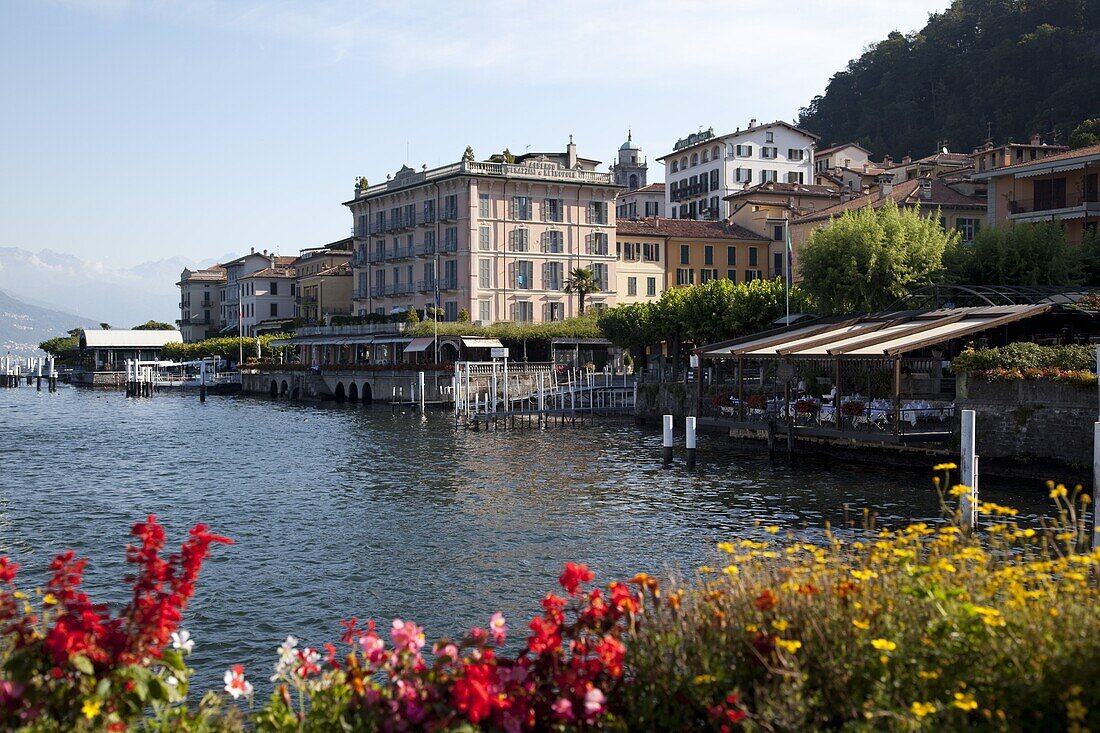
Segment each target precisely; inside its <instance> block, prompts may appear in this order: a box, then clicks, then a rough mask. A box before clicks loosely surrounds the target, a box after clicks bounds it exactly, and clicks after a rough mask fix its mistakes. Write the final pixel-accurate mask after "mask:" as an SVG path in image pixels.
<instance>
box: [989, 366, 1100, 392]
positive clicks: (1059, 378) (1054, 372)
mask: <svg viewBox="0 0 1100 733" xmlns="http://www.w3.org/2000/svg"><path fill="white" fill-rule="evenodd" d="M972 374H973V376H974V377H975V378H977V379H984V380H985V381H987V382H1019V381H1023V380H1031V381H1039V380H1043V381H1049V382H1064V383H1066V384H1072V385H1075V386H1077V387H1082V388H1085V389H1095V388H1096V374H1094V373H1093V372H1086V371H1079V370H1072V369H1056V368H1047V369H1037V368H1029V369H1017V368H1012V369H1002V368H996V369H983V370H979V371H975V372H972Z"/></svg>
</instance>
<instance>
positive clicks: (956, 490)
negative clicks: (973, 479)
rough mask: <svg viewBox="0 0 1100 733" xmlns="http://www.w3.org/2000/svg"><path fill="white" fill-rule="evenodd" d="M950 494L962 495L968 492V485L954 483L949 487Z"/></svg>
mask: <svg viewBox="0 0 1100 733" xmlns="http://www.w3.org/2000/svg"><path fill="white" fill-rule="evenodd" d="M950 493H951V496H962V495H963V494H969V493H970V487H969V486H964V485H963V484H955V485H954V486H952V487H951V492H950Z"/></svg>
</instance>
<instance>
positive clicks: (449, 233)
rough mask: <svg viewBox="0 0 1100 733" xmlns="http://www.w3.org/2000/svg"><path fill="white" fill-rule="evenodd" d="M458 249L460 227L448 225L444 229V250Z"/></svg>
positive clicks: (452, 250)
mask: <svg viewBox="0 0 1100 733" xmlns="http://www.w3.org/2000/svg"><path fill="white" fill-rule="evenodd" d="M457 249H458V227H447V228H446V229H444V230H443V251H444V252H454V251H455V250H457Z"/></svg>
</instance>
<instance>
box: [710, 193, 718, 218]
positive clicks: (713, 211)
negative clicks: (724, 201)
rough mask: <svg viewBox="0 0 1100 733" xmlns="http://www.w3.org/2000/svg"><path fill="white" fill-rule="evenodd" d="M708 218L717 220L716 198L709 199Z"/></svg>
mask: <svg viewBox="0 0 1100 733" xmlns="http://www.w3.org/2000/svg"><path fill="white" fill-rule="evenodd" d="M710 216H711V218H712V219H717V218H718V197H717V196H711V197H710Z"/></svg>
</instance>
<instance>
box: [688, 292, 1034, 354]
mask: <svg viewBox="0 0 1100 733" xmlns="http://www.w3.org/2000/svg"><path fill="white" fill-rule="evenodd" d="M1053 307H1054V305H1053V304H1051V303H1040V304H1034V305H1006V306H985V307H975V308H950V309H948V308H943V309H939V310H926V311H892V312H887V313H872V314H868V315H864V316H855V317H848V318H842V317H832V318H822V319H818V320H816V321H813V322H811V323H806V324H799V325H797V326H795V327H793V328H783V329H778V330H773V331H767V332H765V333H761V334H754V335H752V336H746V337H744V338H740V339H733V340H732V341H724V342H722V343H718V344H711V345H709V346H704V347H702V348H701V349H700V350H699V353H700V354H702V355H703V356H705V357H710V358H714V359H729V358H740V357H744V358H751V359H768V358H772V359H798V358H803V359H822V358H825V359H831V358H839V357H860V358H874V357H879V358H896V357H899V356H901V355H903V354H906V353H909V352H911V351H916V350H918V349H923V348H927V347H930V346H935V345H937V344H941V343H946V342H948V341H951V340H952V339H957V338H962V337H964V336H969V335H971V334H975V333H979V332H981V331H985V330H987V329H990V328H994V327H996V326H1001V325H1004V324H1006V323H1012V322H1014V321H1019V320H1023V319H1025V318H1031V317H1033V316H1037V315H1040V314H1042V313H1046V312H1047V311H1049V310H1050V309H1051V308H1053Z"/></svg>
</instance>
